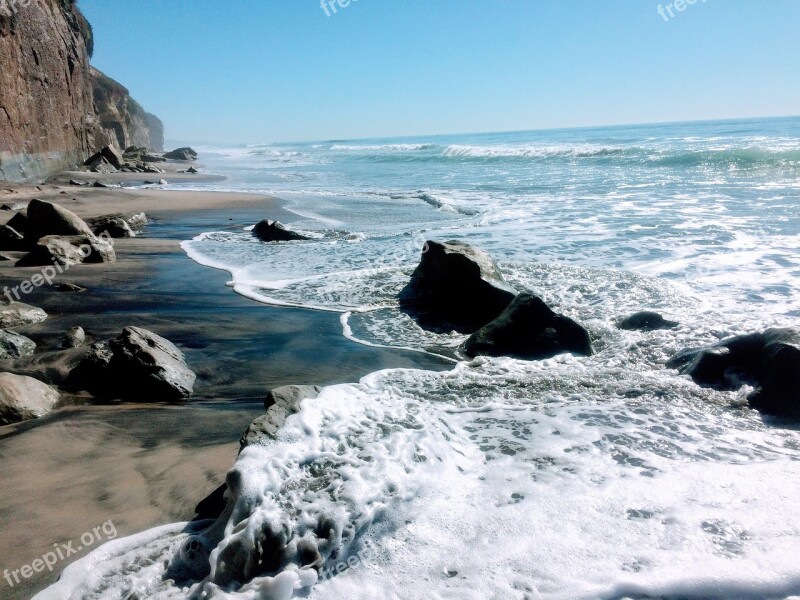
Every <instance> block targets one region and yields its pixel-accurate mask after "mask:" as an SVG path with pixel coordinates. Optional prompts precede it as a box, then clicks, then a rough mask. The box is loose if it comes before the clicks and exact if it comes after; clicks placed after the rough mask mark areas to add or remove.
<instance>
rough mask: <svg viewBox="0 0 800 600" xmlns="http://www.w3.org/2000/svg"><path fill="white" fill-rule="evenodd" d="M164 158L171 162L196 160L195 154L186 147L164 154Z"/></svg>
mask: <svg viewBox="0 0 800 600" xmlns="http://www.w3.org/2000/svg"><path fill="white" fill-rule="evenodd" d="M164 158H169V159H171V160H197V152H195V151H194V150H192V149H191V148H188V147H184V148H177V149H175V150H172V151H171V152H167V153H166V154H164Z"/></svg>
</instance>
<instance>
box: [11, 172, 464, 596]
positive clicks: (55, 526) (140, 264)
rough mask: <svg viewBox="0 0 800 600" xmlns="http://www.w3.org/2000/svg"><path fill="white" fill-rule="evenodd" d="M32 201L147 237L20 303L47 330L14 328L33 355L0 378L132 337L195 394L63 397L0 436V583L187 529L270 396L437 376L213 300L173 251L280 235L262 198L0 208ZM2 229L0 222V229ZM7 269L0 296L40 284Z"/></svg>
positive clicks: (213, 289)
mask: <svg viewBox="0 0 800 600" xmlns="http://www.w3.org/2000/svg"><path fill="white" fill-rule="evenodd" d="M64 191H65V192H67V193H66V194H62V193H61V192H64ZM30 197H38V198H41V199H46V200H50V201H53V202H58V203H59V204H62V205H63V206H65V207H67V208H69V209H70V210H73V211H74V212H76V213H77V214H79V215H80V216H83V217H89V216H95V215H99V214H106V213H113V212H140V211H144V212H146V213H147V214H148V217H150V219H151V222H150V223H149V224H148V226H147V227H146V228H145V230H144V231H143V234H142V235H140V236H138V237H136V238H133V239H129V240H115V250H116V252H117V257H118V260H117V262H115V263H111V264H108V265H77V266H75V267H73V268H71V269H70V270H69V271H68V272H66V273H65V274H63V275H61V276H59V277H58V278H57V280H56V281H55V283H74V284H77V285H80V286H82V287H85V288H87V290H86V291H85V292H58V291H55V290H54V289H53V288H52V287H49V286H43V287H41V288H38V289H34V291H33V292H32V293H31V294H29V295H27V296H26V297H25V298H23V301H24V302H27V303H29V304H33V305H35V306H39V307H41V308H43V309H44V310H46V311H47V312H48V314H49V315H50V317H49V318H48V319H47V320H46V321H45V322H43V323H39V324H35V325H30V326H26V327H21V328H17V331H19V332H20V333H23V334H24V335H26V336H28V337H30V338H31V339H33V340H34V341H36V343H37V344H38V348H37V352H36V354H35V355H34V356H33V357H30V358H28V359H21V360H18V361H16V362H13V361H0V370H4V371H11V372H16V373H22V374H35V375H36V376H37V377H39V378H42V379H45V380H48V381H49V382H51V383H53V384H58V383H59V382H60V381H61V380H62V379H63V377H64V376H65V375H66V372H67V371H68V369H69V367H70V365H71V364H72V362H73V361H74V358H73V356H72V354H74V352H73V353H72V354H70V353H69V352H67V353H65V352H62V351H59V350H58V344H59V342H60V339H61V337H62V335H63V333H64V332H65V331H66V330H67V329H68V328H70V327H73V326H75V325H80V326H82V327H83V328H84V329H85V330H86V332H87V338H89V341H91V340H94V339H104V338H107V337H111V336H115V335H117V334H118V333H119V332H120V330H121V329H122V328H123V327H125V326H127V325H139V326H142V327H145V328H148V329H151V330H153V331H154V332H156V333H158V334H159V335H163V336H164V337H166V338H168V339H170V340H171V341H173V342H174V343H176V344H177V345H178V346H179V347H181V349H182V350H183V351H184V352H185V354H186V357H187V362H188V364H189V366H190V367H191V368H192V369H193V370H194V371H195V372H196V373H197V375H198V380H197V383H196V385H195V395H194V396H193V398H192V400H191V401H190V402H188V403H185V404H182V405H179V406H170V405H153V404H147V405H132V404H116V405H103V404H101V403H97V402H94V401H93V400H92V399H91V398H88V397H85V396H83V395H78V396H68V397H67V398H66V402H65V403H66V404H75V405H74V406H65V407H64V408H62V409H60V410H58V411H56V412H54V413H52V414H51V415H48V416H47V417H44V418H41V419H38V420H34V421H28V422H26V423H22V424H17V425H11V426H6V427H0V473H2V477H3V486H2V490H0V518H1V519H2V529H1V531H0V570H2V569H9V570H14V569H18V568H20V567H21V566H23V565H28V564H30V563H31V562H32V561H33V560H34V559H36V558H38V557H41V556H42V555H43V554H44V553H45V552H48V551H50V550H51V549H52V548H53V544H55V543H66V542H67V541H69V540H76V539H78V538H80V536H81V534H83V533H85V532H87V531H91V530H92V529H93V528H95V527H96V526H98V525H101V524H102V523H104V522H106V521H108V520H109V519H110V520H112V521H113V523H114V525H115V527H116V529H117V530H118V534H119V535H120V536H123V535H127V534H130V533H134V532H138V531H141V530H143V529H146V528H149V527H152V526H155V525H159V524H164V523H169V522H175V521H180V520H187V519H191V518H192V517H193V515H194V510H193V509H194V506H195V505H196V503H197V502H198V501H199V500H201V499H202V498H203V497H205V496H206V495H207V494H208V493H209V492H211V491H212V490H213V489H214V488H215V487H217V485H219V483H221V482H222V481H223V479H224V476H225V473H226V472H227V470H228V469H229V468H230V467H231V466H232V465H233V461H234V459H235V457H236V453H237V451H238V439H239V436H240V434H241V432H242V431H243V430H244V429H245V428H246V427H247V425H248V423H249V422H250V420H252V419H253V418H254V417H255V416H257V415H258V414H260V413H261V412H263V406H262V402H263V398H264V396H265V394H266V392H267V391H268V390H269V389H270V388H272V387H275V386H278V385H284V384H289V383H313V384H320V385H326V384H331V383H340V382H348V381H357V380H358V379H359V378H360V377H362V376H363V375H365V374H367V373H369V372H372V371H374V370H376V369H381V368H390V367H421V368H426V369H444V368H449V367H450V365H449V364H448V363H445V362H443V361H440V360H439V359H436V358H434V357H431V356H427V355H424V354H420V353H414V352H405V351H400V350H398V351H394V350H386V349H380V348H371V347H367V346H363V345H360V344H356V343H354V342H351V341H349V340H347V339H345V338H344V337H343V336H342V332H341V325H340V323H339V316H338V315H337V314H334V313H326V312H317V311H309V310H301V309H288V308H279V307H270V306H265V305H261V304H258V303H256V302H254V301H252V300H249V299H247V298H244V297H241V296H239V295H237V294H235V293H234V292H233V291H232V290H231V289H230V288H227V287H226V286H225V283H226V281H227V280H228V274H227V273H226V272H223V271H218V270H213V269H209V268H206V267H202V266H200V265H198V264H196V263H195V262H193V261H192V260H191V259H189V258H188V257H187V256H186V255H185V254H184V253H183V251H182V250H181V248H180V246H179V242H180V241H181V240H185V239H190V238H191V237H194V236H195V235H198V234H199V233H201V232H203V231H208V230H224V229H228V228H231V229H237V228H239V229H240V228H242V227H244V226H247V225H252V224H253V223H255V222H257V221H258V220H260V219H262V218H273V219H279V220H280V219H281V218H283V217H285V216H286V213H285V212H284V211H283V209H282V208H281V205H280V201H278V200H276V199H274V198H269V197H264V196H254V195H243V194H219V193H210V192H170V191H162V190H119V189H111V190H109V189H88V188H82V187H77V186H75V187H71V186H60V185H58V186H42V189H41V190H37V189H35V188H34V189H30V188H27V189H23V188H17V189H16V193H14V194H4V193H1V192H0V203H9V204H11V203H14V202H20V203H24V202H25V201H26V200H27V199H29V198H30ZM12 215H13V212H6V213H0V222H5V221H6V220H7V219H8V218H10V217H11V216H12ZM4 254H8V255H14V253H9V252H4ZM16 256H21V255H19V254H17V255H16ZM12 265H13V263H12V262H4V263H0V289H2V287H4V286H10V287H13V286H15V285H18V284H19V282H20V281H22V280H23V279H25V278H29V277H30V276H31V275H32V274H33V273H36V272H38V269H36V268H15V267H13V266H12ZM85 554H86V551H82V552H80V553H78V554H76V555H73V556H71V557H70V558H69V559H67V560H66V561H64V562H59V564H58V565H57V566H56V568H55V570H54V572H53V573H49V572H47V571H44V573H36V574H34V576H33V577H31V578H30V579H28V580H25V581H24V582H23V583H22V584H19V585H15V586H14V587H9V586H8V583H7V582H6V581H5V580H0V590H2V591H1V592H0V597H2V598H9V599H14V600H16V599H17V598H20V599H21V598H29V597H30V596H31V595H32V594H33V593H35V591H37V590H40V589H42V588H43V587H44V586H46V585H47V584H48V583H50V582H52V581H54V580H55V578H56V577H57V572H58V571H60V570H61V569H63V568H64V566H66V564H68V562H69V561H70V560H72V559H75V558H78V557H80V556H84V555H85Z"/></svg>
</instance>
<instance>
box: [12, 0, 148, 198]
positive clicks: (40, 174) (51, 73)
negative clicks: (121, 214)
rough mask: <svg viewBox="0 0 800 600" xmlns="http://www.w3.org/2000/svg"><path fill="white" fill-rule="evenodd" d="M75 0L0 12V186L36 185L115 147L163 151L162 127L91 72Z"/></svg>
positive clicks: (88, 38)
mask: <svg viewBox="0 0 800 600" xmlns="http://www.w3.org/2000/svg"><path fill="white" fill-rule="evenodd" d="M93 46H94V39H93V33H92V27H91V25H90V24H89V22H88V21H87V20H86V18H85V17H84V16H83V14H82V13H81V12H80V10H79V9H78V7H77V6H76V3H75V0H31V1H30V2H28V3H17V4H15V5H14V7H13V10H5V11H0V181H13V182H26V181H36V180H43V179H46V178H47V177H49V176H50V175H52V174H54V173H57V172H59V171H62V170H64V169H66V168H69V167H74V166H76V165H79V164H81V163H82V162H83V161H84V160H85V159H86V157H87V156H89V155H90V154H91V153H93V152H94V151H95V150H96V149H98V148H101V147H103V146H106V145H108V144H114V145H117V146H119V147H121V148H125V147H126V146H128V145H133V144H135V145H146V146H148V147H150V148H153V149H158V150H160V149H161V148H162V146H163V126H162V124H161V121H160V120H159V119H158V118H157V117H155V116H154V115H151V114H149V113H147V112H145V111H144V109H142V107H141V106H140V105H139V104H138V103H137V102H136V101H135V100H133V99H132V98H131V97H130V95H129V94H128V90H127V89H125V88H124V87H123V86H122V85H120V84H118V83H117V82H115V81H114V80H113V79H110V78H109V77H107V76H105V75H103V74H102V73H100V72H99V71H97V70H96V69H94V68H92V67H91V66H90V64H89V60H90V58H91V56H92V51H93Z"/></svg>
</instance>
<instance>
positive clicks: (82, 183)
mask: <svg viewBox="0 0 800 600" xmlns="http://www.w3.org/2000/svg"><path fill="white" fill-rule="evenodd" d="M69 184H70V185H80V186H86V185H89V182H88V181H78V180H77V179H70V180H69Z"/></svg>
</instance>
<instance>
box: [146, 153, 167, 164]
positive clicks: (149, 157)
mask: <svg viewBox="0 0 800 600" xmlns="http://www.w3.org/2000/svg"><path fill="white" fill-rule="evenodd" d="M142 161H143V162H146V163H154V162H167V159H166V158H164V157H163V156H158V155H155V154H145V155H144V156H142Z"/></svg>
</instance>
